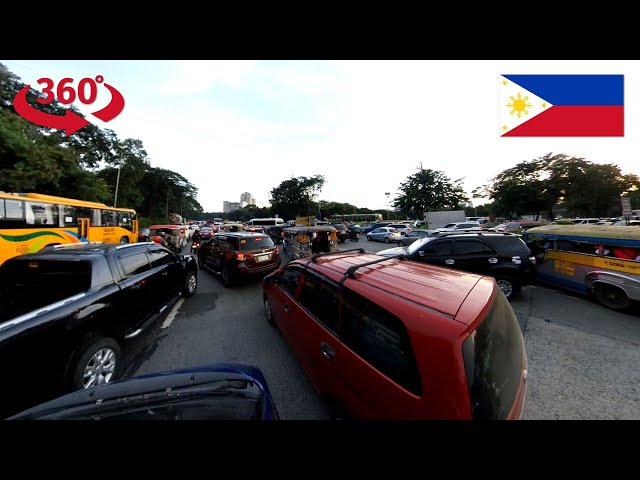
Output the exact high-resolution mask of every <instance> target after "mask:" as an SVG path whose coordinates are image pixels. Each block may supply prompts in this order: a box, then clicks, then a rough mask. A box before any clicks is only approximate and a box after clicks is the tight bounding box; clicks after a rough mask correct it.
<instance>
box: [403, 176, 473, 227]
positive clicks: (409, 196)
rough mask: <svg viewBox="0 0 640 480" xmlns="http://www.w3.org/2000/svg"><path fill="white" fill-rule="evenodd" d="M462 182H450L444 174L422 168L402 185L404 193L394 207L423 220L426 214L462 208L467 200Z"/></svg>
mask: <svg viewBox="0 0 640 480" xmlns="http://www.w3.org/2000/svg"><path fill="white" fill-rule="evenodd" d="M460 182H461V180H450V179H449V177H447V176H446V175H445V174H444V173H443V172H439V171H436V170H431V169H423V168H421V169H420V170H419V171H418V172H417V173H415V174H413V175H410V176H409V177H407V180H406V181H405V182H403V183H402V184H401V185H400V191H401V192H402V193H401V194H400V195H399V196H398V197H397V198H396V199H395V200H394V201H393V202H392V206H393V207H394V208H396V209H399V210H400V211H403V212H413V213H415V214H416V215H417V216H418V218H423V217H424V214H425V213H426V212H429V211H432V210H444V209H449V208H452V209H455V208H461V204H462V203H463V202H465V201H466V200H467V196H466V195H465V193H464V189H463V188H462V185H461V184H460Z"/></svg>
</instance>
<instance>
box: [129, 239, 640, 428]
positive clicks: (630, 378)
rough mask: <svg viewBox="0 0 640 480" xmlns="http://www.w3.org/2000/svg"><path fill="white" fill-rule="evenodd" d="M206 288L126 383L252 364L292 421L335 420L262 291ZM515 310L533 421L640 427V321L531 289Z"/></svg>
mask: <svg viewBox="0 0 640 480" xmlns="http://www.w3.org/2000/svg"><path fill="white" fill-rule="evenodd" d="M391 246H393V245H385V244H384V243H381V242H369V241H367V240H366V239H363V238H361V240H360V242H357V243H356V242H350V241H347V242H345V243H342V244H340V248H341V249H347V248H357V247H364V248H365V249H366V250H367V251H373V252H375V251H379V250H382V249H384V248H389V247H391ZM284 257H285V258H286V255H284ZM198 278H199V286H198V291H197V293H196V295H194V297H192V298H190V299H187V300H186V301H184V302H183V303H180V304H179V308H177V309H176V310H174V312H173V313H169V316H168V317H166V318H163V319H160V320H159V321H158V322H157V325H156V326H155V328H154V329H151V330H150V331H149V332H148V333H147V334H146V335H145V336H144V337H143V338H141V339H139V340H137V345H134V348H131V349H127V350H130V351H136V350H137V351H138V353H137V354H136V355H135V357H130V358H129V362H130V367H129V369H128V371H127V374H126V375H127V376H130V375H134V374H143V373H151V372H158V371H162V370H170V369H174V368H180V367H187V366H194V365H202V364H207V363H213V362H225V361H226V362H245V363H250V364H254V365H257V366H258V367H260V368H261V369H262V370H263V372H264V374H265V376H266V378H267V381H268V382H269V386H270V387H271V390H272V393H273V396H274V398H275V401H276V405H277V407H278V411H279V413H280V415H281V417H282V418H283V419H285V420H288V419H297V420H322V419H328V418H329V416H328V413H327V409H326V406H325V405H324V404H323V402H322V401H321V400H320V399H319V397H318V396H317V394H316V392H315V390H314V389H313V387H312V386H311V384H310V382H309V381H308V380H307V378H306V377H305V375H304V372H303V371H302V369H301V368H300V367H299V365H298V363H297V361H296V359H295V358H294V356H293V354H292V353H291V351H290V349H289V347H288V346H287V344H286V343H285V342H284V340H283V338H282V337H281V335H280V334H279V332H278V331H277V330H276V329H274V328H272V327H271V326H270V325H268V324H267V322H266V320H265V318H264V313H263V307H262V284H261V281H260V280H259V279H256V280H255V281H250V282H247V283H245V284H241V285H237V286H235V287H233V288H231V289H225V288H224V287H223V286H222V284H221V282H220V281H219V279H218V278H216V276H215V275H213V274H211V273H209V272H207V271H200V273H199V276H198ZM512 306H513V308H514V311H515V312H516V314H517V316H518V320H519V323H520V326H521V328H522V329H523V333H524V338H525V346H526V349H527V356H528V360H529V383H528V392H527V400H526V405H525V410H524V415H523V418H524V419H527V420H534V419H636V420H637V419H640V371H639V369H638V365H640V316H639V315H637V314H633V315H629V314H620V313H616V312H612V311H610V310H607V309H604V308H603V307H600V306H599V305H597V304H595V303H594V302H592V301H590V300H588V299H584V298H581V297H574V296H571V295H567V294H565V293H562V292H558V291H555V290H550V289H546V288H542V287H538V286H532V287H525V288H524V289H523V291H522V294H521V295H520V296H519V297H518V298H515V299H514V300H513V301H512ZM176 311H177V313H176ZM174 313H175V316H174Z"/></svg>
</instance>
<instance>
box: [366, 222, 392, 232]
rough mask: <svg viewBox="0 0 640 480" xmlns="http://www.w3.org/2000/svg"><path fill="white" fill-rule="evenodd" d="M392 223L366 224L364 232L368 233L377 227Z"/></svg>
mask: <svg viewBox="0 0 640 480" xmlns="http://www.w3.org/2000/svg"><path fill="white" fill-rule="evenodd" d="M390 223H391V222H376V223H370V224H367V225H364V226H363V227H362V234H364V235H366V234H367V233H369V232H371V231H372V230H375V229H376V228H380V227H386V226H387V225H389V224H390Z"/></svg>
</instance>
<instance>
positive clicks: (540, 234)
mask: <svg viewBox="0 0 640 480" xmlns="http://www.w3.org/2000/svg"><path fill="white" fill-rule="evenodd" d="M522 239H523V240H524V241H525V242H526V243H527V245H528V246H529V248H530V249H531V251H532V253H534V254H535V255H536V281H537V282H539V283H541V284H546V285H548V286H553V287H559V288H563V289H567V290H572V291H574V292H578V293H582V294H586V295H593V296H594V297H595V299H596V300H597V301H598V303H600V304H601V305H603V306H604V307H606V308H610V309H612V310H616V311H627V310H629V309H631V307H632V305H633V303H634V302H637V301H640V228H639V227H630V226H615V227H614V226H604V225H602V226H601V225H546V226H542V227H534V228H530V229H529V230H527V231H525V232H523V234H522Z"/></svg>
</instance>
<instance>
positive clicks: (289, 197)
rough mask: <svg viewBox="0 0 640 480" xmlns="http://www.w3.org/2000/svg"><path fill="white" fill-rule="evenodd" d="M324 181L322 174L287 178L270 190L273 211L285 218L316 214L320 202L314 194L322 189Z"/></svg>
mask: <svg viewBox="0 0 640 480" xmlns="http://www.w3.org/2000/svg"><path fill="white" fill-rule="evenodd" d="M324 182H325V179H324V177H323V176H322V175H314V176H313V177H298V178H294V177H291V178H290V179H289V180H285V181H284V182H282V183H280V185H279V186H277V187H276V188H273V189H272V190H271V192H270V198H269V200H270V203H271V211H272V212H273V214H274V215H275V214H277V215H279V216H280V217H281V218H284V219H293V218H295V217H297V216H307V215H316V213H317V211H318V203H317V202H316V201H314V196H315V195H317V194H318V193H319V192H320V190H322V187H323V186H324Z"/></svg>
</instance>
